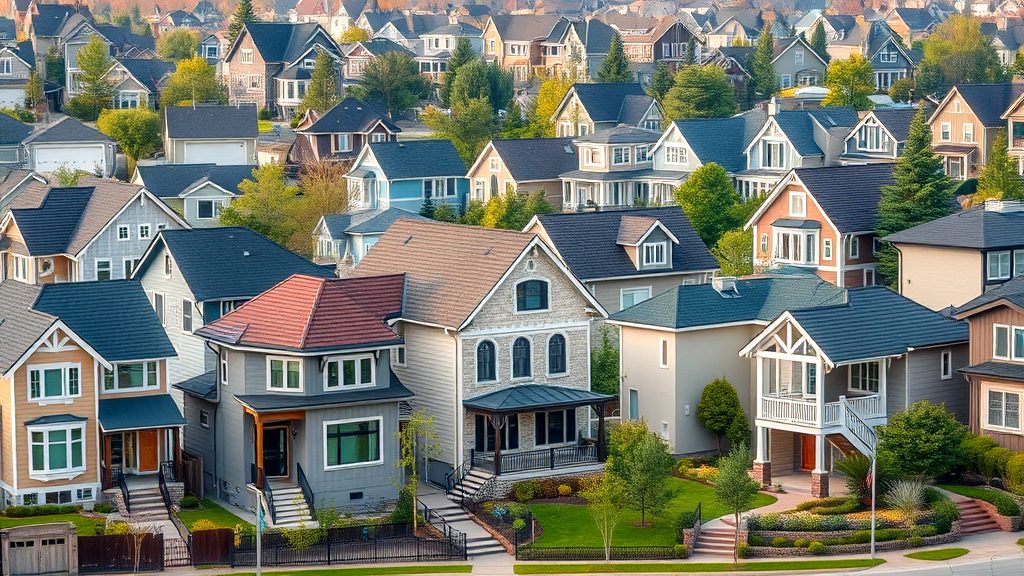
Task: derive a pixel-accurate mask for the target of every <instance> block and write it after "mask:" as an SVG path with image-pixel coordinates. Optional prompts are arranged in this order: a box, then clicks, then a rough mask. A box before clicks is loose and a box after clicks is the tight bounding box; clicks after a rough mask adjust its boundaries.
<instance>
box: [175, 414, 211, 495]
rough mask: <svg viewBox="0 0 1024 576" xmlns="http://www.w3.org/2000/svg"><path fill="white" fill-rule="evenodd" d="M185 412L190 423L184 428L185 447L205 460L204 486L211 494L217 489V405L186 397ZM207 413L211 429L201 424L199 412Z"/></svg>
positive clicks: (186, 419)
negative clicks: (215, 433)
mask: <svg viewBox="0 0 1024 576" xmlns="http://www.w3.org/2000/svg"><path fill="white" fill-rule="evenodd" d="M184 403H185V410H184V411H183V412H182V415H183V416H185V421H186V422H188V423H189V425H188V426H185V428H184V432H185V433H184V447H185V450H186V451H188V452H189V453H191V454H194V455H196V456H199V457H201V458H202V459H203V486H204V488H205V490H206V491H207V492H209V493H211V494H213V493H214V491H216V489H217V483H216V481H215V479H214V476H215V467H216V457H217V455H216V451H215V448H214V433H213V427H214V426H215V425H216V419H217V418H218V417H219V415H220V414H219V413H218V412H217V408H218V406H217V404H213V403H211V402H207V401H205V400H202V399H200V398H196V397H195V396H189V395H185V401H184ZM200 411H206V412H207V413H208V414H209V415H210V420H209V421H210V428H203V427H202V426H201V425H200V424H199V412H200Z"/></svg>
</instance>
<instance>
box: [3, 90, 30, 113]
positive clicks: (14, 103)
mask: <svg viewBox="0 0 1024 576" xmlns="http://www.w3.org/2000/svg"><path fill="white" fill-rule="evenodd" d="M24 105H25V89H24V88H0V106H3V107H4V108H15V107H19V106H24Z"/></svg>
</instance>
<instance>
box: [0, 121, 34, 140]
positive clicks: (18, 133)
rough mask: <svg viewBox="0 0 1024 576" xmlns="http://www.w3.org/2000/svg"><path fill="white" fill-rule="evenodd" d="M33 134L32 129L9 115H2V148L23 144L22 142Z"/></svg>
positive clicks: (0, 125)
mask: <svg viewBox="0 0 1024 576" xmlns="http://www.w3.org/2000/svg"><path fill="white" fill-rule="evenodd" d="M31 133H32V127H31V126H29V125H28V124H24V123H22V122H19V121H18V120H15V119H14V118H11V117H10V116H8V115H7V114H0V146H9V145H12V144H21V142H22V141H23V140H24V139H25V138H27V137H28V135H29V134H31Z"/></svg>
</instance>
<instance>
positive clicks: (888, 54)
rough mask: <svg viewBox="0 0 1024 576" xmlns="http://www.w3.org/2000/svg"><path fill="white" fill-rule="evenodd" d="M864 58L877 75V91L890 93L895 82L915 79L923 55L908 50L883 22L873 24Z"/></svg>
mask: <svg viewBox="0 0 1024 576" xmlns="http://www.w3.org/2000/svg"><path fill="white" fill-rule="evenodd" d="M868 34H869V38H868V42H867V45H866V47H865V51H864V57H865V58H867V59H868V61H869V62H871V69H872V71H873V72H874V74H875V89H876V90H878V91H879V92H888V91H889V88H890V87H891V86H892V85H893V83H894V82H896V81H897V80H900V79H903V78H913V77H914V70H915V69H916V68H917V61H918V60H920V58H921V54H920V53H919V52H913V51H911V50H908V49H907V48H906V47H905V46H904V45H903V42H902V40H901V39H900V37H899V36H898V35H897V34H896V33H895V32H893V31H892V29H891V28H889V26H888V25H887V24H886V23H885V22H883V21H879V22H873V23H872V24H871V28H870V30H869V32H868Z"/></svg>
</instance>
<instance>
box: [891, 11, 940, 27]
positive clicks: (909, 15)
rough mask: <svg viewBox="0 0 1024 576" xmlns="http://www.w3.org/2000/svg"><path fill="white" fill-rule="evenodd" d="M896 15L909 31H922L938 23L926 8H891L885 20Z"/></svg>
mask: <svg viewBox="0 0 1024 576" xmlns="http://www.w3.org/2000/svg"><path fill="white" fill-rule="evenodd" d="M894 13H895V14H896V15H897V16H898V17H899V18H900V19H901V20H903V23H904V24H906V25H907V27H908V28H910V30H911V31H923V30H927V29H928V28H930V27H932V26H934V25H935V24H937V23H938V22H939V21H938V20H937V19H936V18H935V16H933V15H932V13H931V12H930V11H928V10H927V9H926V8H893V10H892V11H891V12H889V15H888V16H887V17H886V18H889V17H892V15H893V14H894Z"/></svg>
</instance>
